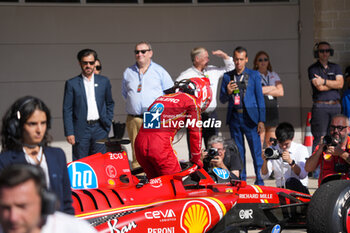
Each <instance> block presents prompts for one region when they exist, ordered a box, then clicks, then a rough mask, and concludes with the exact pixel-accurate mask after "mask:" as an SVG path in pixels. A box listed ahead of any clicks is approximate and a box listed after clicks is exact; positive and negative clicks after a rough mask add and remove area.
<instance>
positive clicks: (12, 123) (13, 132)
mask: <svg viewBox="0 0 350 233" xmlns="http://www.w3.org/2000/svg"><path fill="white" fill-rule="evenodd" d="M34 100H35V99H34V98H33V97H28V99H25V100H23V102H22V103H21V104H20V105H19V107H18V108H17V109H16V110H14V111H13V113H12V117H11V119H10V120H9V122H8V126H7V133H8V134H9V136H10V137H12V138H14V139H19V138H20V137H21V136H22V129H20V120H21V117H22V116H21V115H22V110H23V108H24V107H25V106H26V105H27V104H29V103H30V102H32V101H34Z"/></svg>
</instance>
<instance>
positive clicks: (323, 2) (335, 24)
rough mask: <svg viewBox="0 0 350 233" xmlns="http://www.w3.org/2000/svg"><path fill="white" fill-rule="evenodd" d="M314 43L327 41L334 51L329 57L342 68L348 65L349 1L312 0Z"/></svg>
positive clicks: (349, 50) (349, 52) (349, 55)
mask: <svg viewBox="0 0 350 233" xmlns="http://www.w3.org/2000/svg"><path fill="white" fill-rule="evenodd" d="M314 9H315V17H314V27H315V35H314V38H315V43H316V42H318V41H322V40H325V41H328V42H330V43H331V45H332V46H333V48H334V50H335V53H334V57H333V58H332V59H331V60H332V61H333V62H335V63H338V64H339V65H341V67H342V68H343V70H345V68H346V66H349V65H350V18H349V15H350V1H348V0H314Z"/></svg>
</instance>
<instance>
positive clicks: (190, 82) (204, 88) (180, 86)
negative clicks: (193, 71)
mask: <svg viewBox="0 0 350 233" xmlns="http://www.w3.org/2000/svg"><path fill="white" fill-rule="evenodd" d="M176 85H177V88H176V89H177V90H176V91H181V92H184V93H187V94H190V95H193V96H194V97H195V98H196V101H197V106H198V107H199V108H200V109H201V110H202V111H204V110H205V109H207V108H208V106H209V104H210V102H211V99H212V96H213V94H212V91H211V88H210V81H209V79H208V78H190V79H184V80H181V81H180V82H179V83H177V84H176Z"/></svg>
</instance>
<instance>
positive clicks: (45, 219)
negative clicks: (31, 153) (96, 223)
mask: <svg viewBox="0 0 350 233" xmlns="http://www.w3.org/2000/svg"><path fill="white" fill-rule="evenodd" d="M56 204H57V201H56V198H55V195H54V194H53V193H51V192H49V191H48V190H47V189H46V182H45V176H44V175H43V170H42V169H41V168H40V167H38V166H34V165H29V164H15V165H11V166H9V167H7V168H5V169H4V170H3V171H2V172H1V173H0V224H1V226H0V233H3V232H4V233H24V232H25V233H39V232H40V233H70V232H71V233H73V232H74V233H79V232H81V233H83V232H84V233H96V232H97V231H96V230H95V229H94V228H93V227H92V226H90V225H89V224H88V223H87V222H85V221H83V220H79V219H77V218H75V217H73V216H71V215H67V214H65V213H62V212H55V207H56Z"/></svg>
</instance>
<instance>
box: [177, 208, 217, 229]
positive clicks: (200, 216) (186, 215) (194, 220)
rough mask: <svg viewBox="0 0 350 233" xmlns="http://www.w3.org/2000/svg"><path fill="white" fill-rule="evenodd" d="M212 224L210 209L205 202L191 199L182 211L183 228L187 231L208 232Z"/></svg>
mask: <svg viewBox="0 0 350 233" xmlns="http://www.w3.org/2000/svg"><path fill="white" fill-rule="evenodd" d="M210 225H211V215H210V210H209V207H208V206H207V205H206V204H205V203H204V202H201V201H190V202H187V203H186V204H185V205H184V208H183V210H182V213H181V228H182V229H183V230H184V231H185V232H186V233H202V232H206V230H207V229H208V227H209V226H210Z"/></svg>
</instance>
